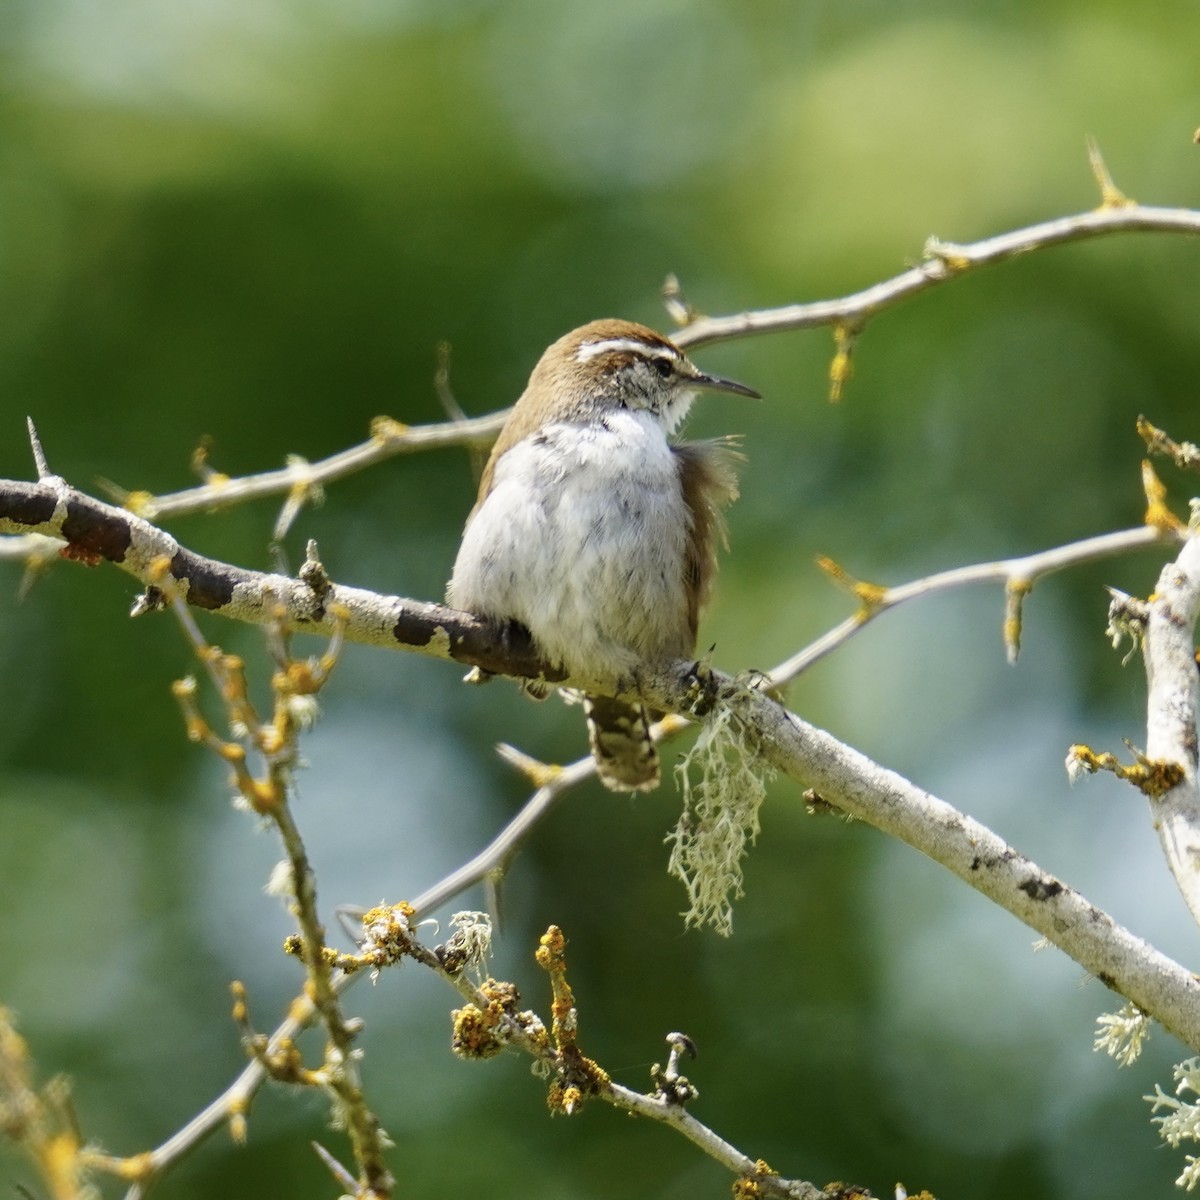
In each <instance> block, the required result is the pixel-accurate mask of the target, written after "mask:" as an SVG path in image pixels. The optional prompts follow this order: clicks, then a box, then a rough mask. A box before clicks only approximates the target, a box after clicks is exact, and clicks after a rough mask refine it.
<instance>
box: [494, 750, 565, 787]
mask: <svg viewBox="0 0 1200 1200" xmlns="http://www.w3.org/2000/svg"><path fill="white" fill-rule="evenodd" d="M496 753H497V754H498V755H499V756H500V758H501V759H502V761H504V762H506V763H507V764H508V765H509V766H510V767H512V768H513V770H514V771H517V772H518V773H519V774H521V775H523V776H524V777H525V778H526V779H528V780H529V782H530V783H532V784H533V786H534V787H535V788H544V787H547V786H548V785H549V784H551V783H553V782H554V781H555V780H556V779H557V778H558V777H559V776H560V775H561V774H562V770H563V769H562V767H561V766H559V765H558V764H556V763H544V762H541V761H539V760H538V759H536V758H533V757H532V756H531V755H528V754H526V753H525V752H524V751H522V750H518V749H517V748H516V747H515V746H510V745H509V744H508V743H507V742H499V743H497V745H496Z"/></svg>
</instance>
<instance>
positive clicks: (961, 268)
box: [672, 204, 1200, 347]
mask: <svg viewBox="0 0 1200 1200" xmlns="http://www.w3.org/2000/svg"><path fill="white" fill-rule="evenodd" d="M1133 231H1141V232H1145V233H1185V234H1200V212H1196V211H1193V210H1191V209H1186V208H1152V207H1147V206H1144V205H1140V204H1129V205H1124V206H1121V207H1111V206H1103V207H1101V208H1096V209H1092V210H1091V211H1089V212H1082V213H1077V214H1075V215H1074V216H1070V217H1057V218H1055V219H1054V220H1052V221H1043V222H1041V223H1040V224H1037V225H1030V226H1027V227H1026V228H1024V229H1015V230H1013V231H1011V232H1010V233H1001V234H998V235H997V236H995V237H990V238H984V239H983V240H982V241H979V242H971V243H965V244H960V243H956V242H944V241H941V240H940V239H939V238H936V237H932V238H930V239H929V241H927V242H926V243H925V257H924V261H923V262H921V263H920V265H918V266H915V267H912V268H910V269H909V270H907V271H904V272H903V273H902V274H900V275H896V276H894V277H893V278H891V279H887V280H884V281H883V282H882V283H876V284H873V285H872V286H871V287H869V288H865V289H863V290H862V291H861V292H854V293H852V294H851V295H849V296H843V297H841V298H839V299H836V300H817V301H814V302H812V303H809V304H788V305H785V306H783V307H782V308H763V309H757V310H754V311H751V312H744V313H740V314H738V315H736V316H729V317H698V318H696V320H694V321H693V322H692V323H691V324H689V325H686V326H685V327H684V328H683V329H680V330H678V331H677V332H676V333H674V334H672V339H673V340H674V341H675V343H676V344H677V345H679V346H681V347H694V346H706V345H708V344H710V343H712V342H724V341H730V340H731V339H733V338H741V337H749V336H751V335H752V334H760V333H779V332H782V331H784V330H791V329H812V328H814V327H816V326H820V325H833V326H839V325H848V326H850V327H851V328H860V327H861V326H862V324H863V323H864V322H865V321H867V320H868V319H869V318H871V317H873V316H874V315H875V314H876V313H879V312H882V311H883V310H884V309H887V308H891V307H892V305H894V304H898V303H900V302H901V301H902V300H907V299H908V298H909V297H911V296H915V295H917V294H919V293H920V292H924V291H927V290H928V289H929V288H932V287H937V286H938V285H939V284H942V283H947V282H949V281H950V280H951V279H955V278H957V277H958V276H960V275H962V274H964V273H966V272H967V271H968V270H970V269H971V268H974V267H983V266H990V265H991V264H992V263H998V262H1005V261H1006V260H1008V259H1010V258H1014V257H1016V256H1017V255H1019V254H1027V253H1029V252H1030V251H1031V250H1042V249H1045V248H1046V247H1048V246H1058V245H1062V244H1063V243H1065V242H1080V241H1085V240H1087V239H1089V238H1094V237H1103V236H1105V235H1107V234H1112V233H1128V232H1133Z"/></svg>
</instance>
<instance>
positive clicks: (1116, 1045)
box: [1092, 1003, 1150, 1067]
mask: <svg viewBox="0 0 1200 1200" xmlns="http://www.w3.org/2000/svg"><path fill="white" fill-rule="evenodd" d="M1149 1033H1150V1018H1149V1017H1148V1016H1147V1015H1146V1014H1145V1013H1144V1012H1142V1010H1141V1009H1140V1008H1138V1006H1137V1005H1136V1004H1133V1003H1130V1004H1126V1005H1124V1007H1122V1008H1121V1009H1120V1010H1119V1011H1118V1012H1115V1013H1102V1014H1101V1015H1100V1016H1099V1017H1097V1018H1096V1037H1095V1040H1094V1041H1093V1042H1092V1049H1093V1050H1096V1051H1100V1050H1103V1051H1104V1053H1105V1054H1107V1055H1108V1056H1109V1058H1114V1059H1116V1061H1117V1064H1118V1066H1122V1067H1129V1066H1132V1065H1133V1064H1134V1063H1135V1062H1136V1061H1137V1059H1138V1056H1139V1055H1140V1054H1141V1052H1142V1045H1143V1044H1144V1042H1145V1041H1146V1038H1147V1036H1148V1035H1149Z"/></svg>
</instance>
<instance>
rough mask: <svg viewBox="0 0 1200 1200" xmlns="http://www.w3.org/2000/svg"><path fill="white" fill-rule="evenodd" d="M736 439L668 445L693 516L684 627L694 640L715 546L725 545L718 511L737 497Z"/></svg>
mask: <svg viewBox="0 0 1200 1200" xmlns="http://www.w3.org/2000/svg"><path fill="white" fill-rule="evenodd" d="M736 444H737V439H736V438H732V437H726V438H717V439H714V440H713V441H707V442H679V443H678V444H677V445H674V446H672V447H671V449H672V450H673V451H674V453H675V456H676V458H677V459H678V460H679V474H680V482H681V483H682V485H683V499H684V503H685V504H687V506H688V510H689V512H690V513H691V514H692V527H691V530H690V533H689V536H688V544H687V557H686V559H685V562H684V571H685V578H686V579H687V585H688V587H687V590H688V624H689V627H690V629H691V635H692V642H693V644H694V643H695V640H696V631H697V629H698V628H699V625H700V615H701V613H702V612H703V611H704V607H705V605H706V604H707V603H708V600H709V597H710V596H711V595H712V589H713V581H714V580H715V578H716V573H717V548H718V546H722V547H723V546H724V545H725V544H726V536H725V519H724V517H723V516H722V514H721V509H723V508H724V507H725V506H726V505H728V504H730V503H732V502H733V501H734V500H736V499H737V495H738V483H737V467H738V464H739V463H741V462H744V461H745V456H744V455H742V454H740V453H738V451H737V450H736V449H735V446H736Z"/></svg>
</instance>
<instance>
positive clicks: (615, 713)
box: [583, 696, 659, 792]
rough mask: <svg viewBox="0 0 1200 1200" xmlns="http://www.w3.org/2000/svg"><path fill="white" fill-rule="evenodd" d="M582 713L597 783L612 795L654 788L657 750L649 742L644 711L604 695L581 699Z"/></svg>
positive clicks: (656, 778)
mask: <svg viewBox="0 0 1200 1200" xmlns="http://www.w3.org/2000/svg"><path fill="white" fill-rule="evenodd" d="M583 711H584V713H585V714H586V715H587V723H588V740H589V742H590V743H591V747H592V757H593V758H594V759H595V760H596V770H597V772H598V773H599V775H600V782H601V783H602V784H604V786H605V787H606V788H608V789H609V790H610V791H613V792H649V791H652V790H653V789H654V788H656V787H658V781H659V771H658V751H657V750H655V748H654V743H653V742H652V741H651V740H650V716H649V714H648V713H647V712H646V710H645V708H643V707H642V705H640V704H627V703H626V702H625V701H624V700H613V699H611V698H610V697H608V696H584V698H583Z"/></svg>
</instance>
